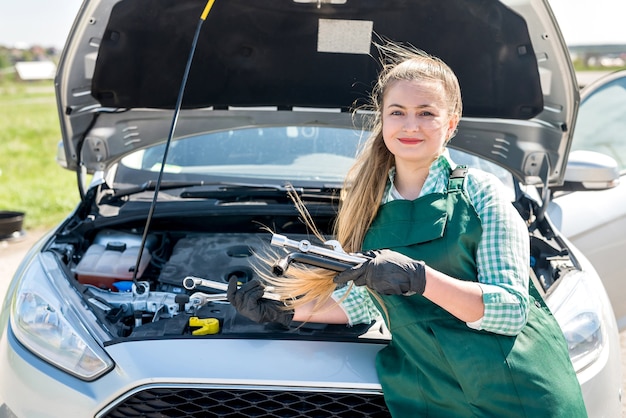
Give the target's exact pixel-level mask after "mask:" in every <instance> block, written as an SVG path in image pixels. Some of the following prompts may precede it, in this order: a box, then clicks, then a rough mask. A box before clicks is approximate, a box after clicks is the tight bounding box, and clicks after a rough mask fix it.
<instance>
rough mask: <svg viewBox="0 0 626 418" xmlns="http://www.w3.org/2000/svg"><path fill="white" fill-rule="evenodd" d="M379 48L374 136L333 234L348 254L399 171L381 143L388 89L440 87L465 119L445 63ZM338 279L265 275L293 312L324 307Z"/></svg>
mask: <svg viewBox="0 0 626 418" xmlns="http://www.w3.org/2000/svg"><path fill="white" fill-rule="evenodd" d="M375 46H376V47H377V48H378V50H379V52H380V55H381V64H382V69H381V71H380V73H379V76H378V80H377V82H376V84H375V86H374V88H373V90H372V93H371V103H370V105H369V109H367V108H366V110H371V111H372V112H371V114H372V115H373V117H372V119H371V121H370V124H369V125H370V126H369V130H370V132H371V134H370V136H369V138H368V140H367V141H366V142H365V144H364V146H363V148H362V150H361V151H360V152H359V154H358V155H357V158H356V161H355V163H354V165H353V166H352V167H351V169H350V170H349V172H348V175H347V176H346V179H345V183H344V187H343V190H342V194H341V200H340V202H341V203H340V206H339V212H338V215H337V219H336V222H335V224H334V231H333V233H334V236H335V239H337V240H338V241H339V242H340V243H341V245H342V247H343V248H344V250H345V251H347V252H358V251H360V250H361V246H362V243H363V239H364V237H365V234H366V233H367V230H368V229H369V227H370V225H371V224H372V222H373V220H374V218H375V216H376V213H377V211H378V208H379V206H380V203H381V200H382V198H383V193H384V191H385V187H386V184H387V175H388V173H389V170H390V169H391V168H392V167H393V165H394V156H393V154H391V152H389V150H388V149H387V147H386V146H385V143H384V141H383V137H382V117H381V110H382V108H383V100H384V97H385V93H386V91H387V89H388V88H389V87H390V86H391V85H393V83H395V82H397V81H400V80H404V81H436V82H440V83H441V85H442V87H443V89H444V95H445V97H446V98H447V105H448V109H447V110H448V114H449V117H450V118H456V120H457V121H458V120H459V119H460V117H461V113H462V102H461V89H460V87H459V82H458V80H457V77H456V75H455V74H454V72H453V71H452V70H451V69H450V67H448V65H446V64H445V63H444V62H443V61H442V60H440V59H439V58H437V57H434V56H432V55H429V54H427V53H426V52H424V51H422V50H419V49H417V48H414V47H412V46H401V45H399V44H395V43H391V42H387V43H385V45H378V44H375ZM453 135H454V133H453V134H452V135H451V136H450V138H451V137H452V136H453ZM450 138H447V140H448V141H449V140H450ZM295 203H296V206H297V207H298V209H299V210H300V213H302V214H303V215H304V216H305V222H306V224H307V225H308V226H309V227H310V228H311V229H312V231H313V232H314V233H315V234H316V235H317V236H318V237H320V235H319V233H318V232H317V229H316V228H315V225H314V223H313V221H312V219H311V218H310V217H309V216H308V214H307V213H306V208H305V207H304V206H303V205H302V204H301V202H298V201H297V200H296V202H295ZM320 239H322V240H323V238H321V237H320ZM335 275H336V273H335V272H333V271H329V270H324V269H320V268H311V267H307V266H302V265H292V266H291V267H290V268H289V269H288V270H287V272H285V275H284V276H283V277H275V276H274V277H271V275H266V276H265V277H264V278H265V279H266V281H267V282H268V283H269V284H271V285H273V286H274V288H275V291H276V293H278V294H280V295H284V296H285V300H284V301H285V304H286V306H287V308H289V309H293V308H295V307H297V306H300V305H303V304H306V303H309V302H311V301H316V303H317V304H316V307H319V306H321V305H322V304H324V302H325V301H327V300H328V298H329V297H330V296H331V295H332V293H333V291H334V290H335V284H334V282H333V277H334V276H335ZM346 295H347V292H346Z"/></svg>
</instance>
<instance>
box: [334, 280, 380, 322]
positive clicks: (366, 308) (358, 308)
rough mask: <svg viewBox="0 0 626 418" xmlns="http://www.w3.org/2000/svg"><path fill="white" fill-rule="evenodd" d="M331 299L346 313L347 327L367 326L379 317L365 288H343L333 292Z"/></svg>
mask: <svg viewBox="0 0 626 418" xmlns="http://www.w3.org/2000/svg"><path fill="white" fill-rule="evenodd" d="M346 293H347V295H346ZM344 296H345V298H344ZM332 298H333V299H334V300H335V301H337V302H339V306H341V308H342V309H343V310H344V312H345V313H346V316H347V317H348V324H349V325H355V324H369V323H371V322H372V321H374V320H375V319H377V318H380V317H381V314H380V311H379V310H378V308H377V307H376V305H375V304H374V302H373V301H372V298H371V296H370V294H369V292H368V291H367V288H366V287H365V286H352V287H350V286H344V287H342V288H340V289H337V290H335V292H334V293H333V295H332Z"/></svg>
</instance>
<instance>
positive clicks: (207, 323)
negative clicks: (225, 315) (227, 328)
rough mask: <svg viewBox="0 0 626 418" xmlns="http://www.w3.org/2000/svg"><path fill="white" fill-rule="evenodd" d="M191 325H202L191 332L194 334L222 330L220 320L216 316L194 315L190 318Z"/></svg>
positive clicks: (205, 333)
mask: <svg viewBox="0 0 626 418" xmlns="http://www.w3.org/2000/svg"><path fill="white" fill-rule="evenodd" d="M189 326H190V327H194V328H197V327H200V328H198V329H196V330H193V331H192V332H191V334H192V335H213V334H217V333H218V332H220V321H219V320H217V319H216V318H202V319H201V318H198V317H197V316H192V317H191V318H189Z"/></svg>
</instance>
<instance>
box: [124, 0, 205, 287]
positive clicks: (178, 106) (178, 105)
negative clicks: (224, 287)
mask: <svg viewBox="0 0 626 418" xmlns="http://www.w3.org/2000/svg"><path fill="white" fill-rule="evenodd" d="M213 3H215V0H208V1H207V3H206V5H205V7H204V11H203V12H202V15H201V16H200V20H199V21H198V26H197V27H196V33H195V34H194V37H193V42H192V44H191V50H190V51H189V57H188V58H187V65H186V66H185V73H184V74H183V79H182V81H181V84H180V89H179V91H178V97H177V99H176V107H175V108H174V116H173V117H172V124H171V127H170V131H169V134H168V136H167V141H166V142H165V150H164V151H163V159H162V160H161V168H160V170H159V175H158V177H157V181H156V185H155V187H154V195H153V196H152V203H151V204H150V210H149V211H148V217H147V218H146V226H145V227H144V230H143V235H142V237H141V246H140V247H139V248H140V249H139V253H138V254H137V261H136V262H135V268H134V270H133V283H135V285H137V272H138V271H139V265H140V263H141V257H142V255H143V251H144V249H145V247H146V239H147V236H148V230H149V229H150V223H151V221H152V217H153V216H154V208H155V206H156V203H157V199H158V196H159V189H160V188H161V180H162V179H163V172H164V170H165V163H166V162H167V154H168V152H169V149H170V143H171V142H172V138H173V137H174V131H175V130H176V124H177V123H178V115H179V114H180V109H181V107H182V103H183V95H184V93H185V86H186V85H187V79H188V78H189V70H190V68H191V63H192V61H193V56H194V53H195V51H196V46H197V44H198V38H199V37H200V29H201V28H202V24H203V23H204V21H205V20H206V18H207V16H208V15H209V12H210V11H211V8H212V7H213ZM139 288H140V286H137V289H139Z"/></svg>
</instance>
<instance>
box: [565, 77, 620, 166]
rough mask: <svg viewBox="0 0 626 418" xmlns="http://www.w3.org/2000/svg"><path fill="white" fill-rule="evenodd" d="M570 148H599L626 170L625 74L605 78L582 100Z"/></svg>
mask: <svg viewBox="0 0 626 418" xmlns="http://www.w3.org/2000/svg"><path fill="white" fill-rule="evenodd" d="M572 150H586V151H596V152H601V153H603V154H606V155H609V156H611V157H613V158H614V159H615V160H617V163H618V164H619V167H620V170H622V171H624V170H626V77H621V78H618V79H615V80H613V81H610V82H608V83H607V84H605V85H604V86H602V87H600V88H599V89H597V90H596V91H594V92H593V93H592V94H591V95H590V96H588V97H586V98H585V100H584V101H583V102H582V103H581V106H580V110H579V112H578V119H577V121H576V127H575V130H574V141H573V143H572Z"/></svg>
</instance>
